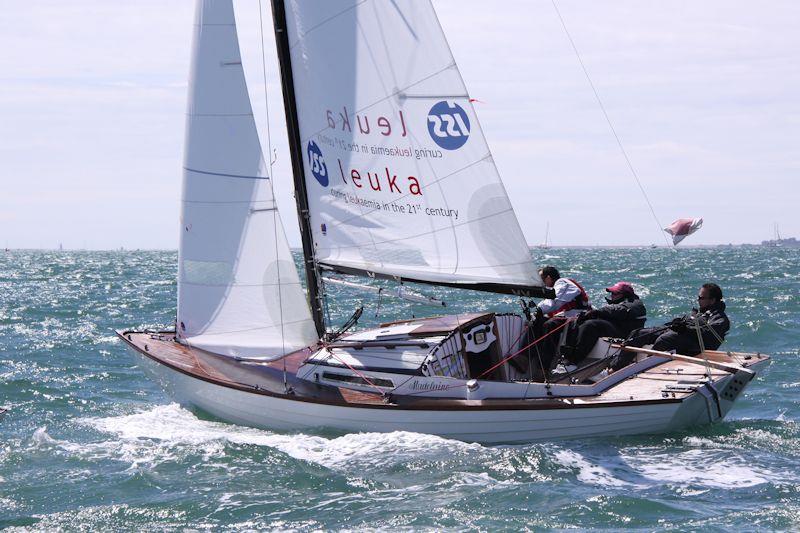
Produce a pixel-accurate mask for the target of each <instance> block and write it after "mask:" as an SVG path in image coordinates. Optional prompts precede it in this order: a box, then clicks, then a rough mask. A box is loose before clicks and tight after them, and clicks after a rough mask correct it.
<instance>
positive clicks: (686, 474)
mask: <svg viewBox="0 0 800 533" xmlns="http://www.w3.org/2000/svg"><path fill="white" fill-rule="evenodd" d="M687 444H691V442H687ZM722 452H724V454H725V455H726V457H723V456H722V455H723V454H722V453H720V450H711V449H706V448H703V449H691V450H686V451H681V452H674V453H658V454H653V453H651V450H650V451H645V452H644V453H641V454H640V455H637V456H629V457H626V461H627V462H628V464H630V465H631V467H633V468H635V469H636V471H637V472H638V473H639V474H640V475H642V476H644V477H646V478H648V479H650V480H653V481H655V482H661V483H663V482H667V483H674V484H679V485H689V484H691V485H697V486H701V487H709V488H718V489H736V488H745V487H754V486H756V485H761V484H764V483H770V482H772V481H777V480H779V479H780V477H781V476H779V475H777V474H776V473H774V472H771V471H769V470H767V469H765V468H762V467H759V466H757V465H754V464H748V462H747V460H746V459H743V458H740V457H737V456H732V455H730V450H722Z"/></svg>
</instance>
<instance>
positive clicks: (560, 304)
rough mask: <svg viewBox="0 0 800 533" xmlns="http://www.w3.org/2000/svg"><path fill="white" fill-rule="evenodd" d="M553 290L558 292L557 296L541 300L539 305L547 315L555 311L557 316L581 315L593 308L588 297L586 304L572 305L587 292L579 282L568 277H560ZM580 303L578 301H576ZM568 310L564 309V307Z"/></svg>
mask: <svg viewBox="0 0 800 533" xmlns="http://www.w3.org/2000/svg"><path fill="white" fill-rule="evenodd" d="M553 290H554V291H555V293H556V297H555V298H549V299H547V300H542V301H541V302H539V305H537V307H538V308H539V309H541V310H542V313H544V314H545V315H547V314H550V313H555V316H564V317H567V318H571V317H574V316H578V315H580V314H581V313H582V312H583V311H586V310H587V309H591V306H589V305H588V298H587V303H586V305H583V304H582V303H579V305H578V306H577V307H575V306H570V304H571V303H572V302H575V301H576V300H579V299H580V298H582V297H583V295H584V294H585V293H584V291H583V289H581V287H579V286H578V284H577V283H575V282H574V281H572V280H571V279H567V278H558V280H556V282H555V283H554V284H553ZM576 303H578V302H576ZM565 307H566V308H567V309H566V310H562V309H563V308H565Z"/></svg>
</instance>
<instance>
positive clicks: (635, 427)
mask: <svg viewBox="0 0 800 533" xmlns="http://www.w3.org/2000/svg"><path fill="white" fill-rule="evenodd" d="M132 351H133V353H134V354H136V359H137V362H138V363H139V365H140V366H141V367H142V368H143V370H145V372H146V373H147V374H148V375H149V376H150V377H151V378H152V379H153V380H154V381H156V383H158V384H160V385H161V386H162V388H163V389H164V390H165V391H166V392H167V393H168V394H169V395H170V396H172V397H173V398H174V399H175V400H176V401H177V402H179V403H180V404H182V405H184V406H186V407H189V408H198V409H201V410H203V411H205V412H207V413H209V414H211V415H213V416H215V417H218V418H220V419H222V420H225V421H228V422H231V423H235V424H241V425H247V426H252V427H259V428H266V429H275V430H285V431H306V430H314V429H323V428H327V429H333V430H337V431H342V432H389V431H411V432H418V433H427V434H433V435H439V436H442V437H446V438H452V439H458V440H463V441H468V442H480V443H484V444H501V443H519V442H531V441H536V440H551V439H563V438H578V437H580V438H585V437H597V436H621V435H635V434H644V433H661V432H667V431H674V430H678V429H682V428H686V427H689V426H693V425H699V424H707V423H709V422H714V421H716V420H719V419H720V417H719V415H718V413H717V410H716V406H713V408H712V404H711V403H710V402H708V401H707V400H706V398H705V397H704V396H703V395H701V394H700V393H695V394H692V395H691V396H689V397H686V398H684V399H683V400H682V401H672V402H670V401H665V402H652V403H643V404H633V405H630V404H625V403H620V404H619V405H617V406H610V407H608V406H596V407H595V406H592V407H589V406H570V407H562V408H550V409H508V410H498V409H463V410H458V409H448V410H435V409H430V410H428V409H402V408H397V407H385V408H384V407H381V406H375V407H349V406H343V405H329V404H324V403H317V402H312V401H303V400H299V399H298V400H296V399H287V398H285V397H281V396H273V395H266V394H263V393H259V392H256V391H253V392H249V391H246V390H240V389H236V388H232V387H227V386H224V385H220V384H215V383H211V382H208V381H204V380H201V379H198V378H195V377H192V376H191V375H190V374H186V373H183V372H180V371H177V370H175V369H173V368H170V367H169V366H166V365H163V364H161V363H159V362H157V361H155V360H153V359H151V358H149V357H147V356H145V355H144V354H141V353H139V352H138V351H136V350H133V349H132ZM731 406H732V403H731V402H727V401H724V400H723V401H721V402H720V408H721V411H722V412H721V414H722V416H724V415H725V414H726V413H727V411H728V410H729V409H730V407H731Z"/></svg>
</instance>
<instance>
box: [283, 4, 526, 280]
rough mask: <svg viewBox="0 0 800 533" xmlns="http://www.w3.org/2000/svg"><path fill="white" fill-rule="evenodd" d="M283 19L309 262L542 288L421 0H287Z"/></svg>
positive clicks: (441, 36)
mask: <svg viewBox="0 0 800 533" xmlns="http://www.w3.org/2000/svg"><path fill="white" fill-rule="evenodd" d="M286 19H287V26H288V38H289V46H290V54H291V64H292V75H293V81H294V90H295V97H296V108H297V115H298V123H299V127H300V138H301V139H300V141H301V148H302V151H303V154H304V157H305V177H306V183H307V188H308V200H309V208H310V216H311V227H312V233H313V240H314V247H315V255H316V258H317V259H318V261H319V262H320V263H321V264H322V265H323V266H325V265H327V266H330V267H333V268H336V269H339V270H341V271H345V272H347V271H351V272H366V273H373V274H383V275H389V276H396V277H398V278H403V279H414V280H421V281H427V282H434V283H448V284H459V285H461V284H463V285H464V286H469V285H480V284H492V285H505V286H511V287H520V288H521V287H540V286H541V281H540V280H539V278H538V276H537V275H536V272H535V270H534V266H533V263H532V261H531V256H530V251H529V249H528V246H527V244H526V242H525V237H524V235H523V233H522V230H521V229H520V227H519V222H518V221H517V218H516V215H515V214H514V211H513V210H512V207H511V203H510V201H509V199H508V195H507V194H506V191H505V188H504V187H503V184H502V181H501V180H500V176H499V174H498V172H497V168H496V166H495V164H494V161H493V159H492V156H491V153H490V151H489V147H488V145H487V143H486V140H485V138H484V136H483V132H482V130H481V127H480V125H479V123H478V119H477V116H476V115H475V110H474V109H473V106H472V103H471V101H470V98H469V95H468V94H467V90H466V87H465V85H464V82H463V80H462V78H461V74H460V72H459V70H458V67H457V66H456V64H455V61H454V59H453V56H452V54H451V52H450V48H449V46H448V44H447V40H446V39H445V37H444V34H443V32H442V29H441V27H440V25H439V22H438V19H437V17H436V13H435V12H434V9H433V6H432V5H431V4H430V2H429V1H428V0H391V1H389V0H385V1H384V0H381V1H377V0H373V1H370V0H326V1H324V2H323V1H317V2H312V1H299V0H290V1H289V2H288V3H287V8H286Z"/></svg>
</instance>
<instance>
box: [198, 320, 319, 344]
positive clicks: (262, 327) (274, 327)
mask: <svg viewBox="0 0 800 533" xmlns="http://www.w3.org/2000/svg"><path fill="white" fill-rule="evenodd" d="M303 322H311V319H310V318H303V319H300V320H292V321H289V322H284V325H288V324H301V323H303ZM278 328H280V325H278V324H276V325H274V326H259V327H257V328H245V329H232V330H228V331H218V332H214V333H205V332H203V333H199V334H197V335H194V336H193V337H189V340H190V341H191V340H192V338H196V337H200V336H214V335H228V334H230V333H244V332H246V331H259V330H265V329H278Z"/></svg>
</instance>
